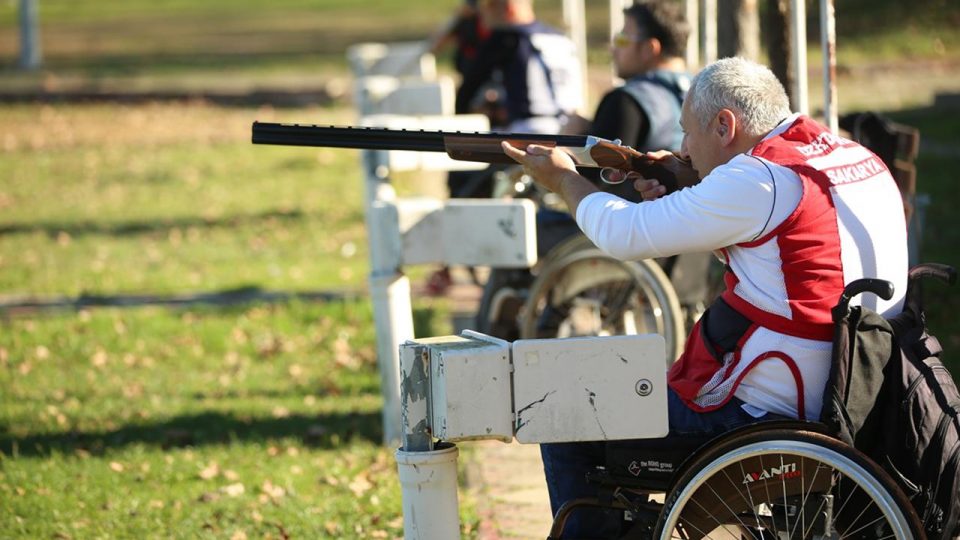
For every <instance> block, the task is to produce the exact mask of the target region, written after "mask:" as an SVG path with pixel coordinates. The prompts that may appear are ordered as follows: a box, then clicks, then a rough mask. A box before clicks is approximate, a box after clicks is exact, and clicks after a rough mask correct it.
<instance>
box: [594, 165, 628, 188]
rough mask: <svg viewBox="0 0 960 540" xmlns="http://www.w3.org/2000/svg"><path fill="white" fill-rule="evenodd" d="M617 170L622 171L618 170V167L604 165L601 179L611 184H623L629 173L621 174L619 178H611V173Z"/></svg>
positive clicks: (601, 170)
mask: <svg viewBox="0 0 960 540" xmlns="http://www.w3.org/2000/svg"><path fill="white" fill-rule="evenodd" d="M615 172H620V171H618V170H617V169H614V168H613V167H604V168H602V169H600V180H603V182H604V183H606V184H610V185H611V186H615V185H617V184H622V183H623V181H624V180H626V179H627V175H626V174H624V175H622V176H621V178H620V179H619V180H614V179H612V178H611V175H612V174H613V173H615Z"/></svg>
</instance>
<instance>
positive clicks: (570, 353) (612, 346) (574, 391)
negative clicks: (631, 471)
mask: <svg viewBox="0 0 960 540" xmlns="http://www.w3.org/2000/svg"><path fill="white" fill-rule="evenodd" d="M665 355H666V353H665V347H664V341H663V338H662V337H661V336H659V335H656V334H647V335H634V336H605V337H577V338H567V339H530V340H518V341H515V342H514V343H513V368H514V373H513V384H514V389H513V396H514V401H515V403H516V405H515V407H516V428H515V432H516V437H517V440H518V441H519V442H521V443H543V442H573V441H600V440H618V439H642V438H654V437H663V436H665V435H666V434H667V428H668V425H667V372H666V369H665V368H664V358H665Z"/></svg>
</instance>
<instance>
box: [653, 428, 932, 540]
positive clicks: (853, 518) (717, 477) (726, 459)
mask: <svg viewBox="0 0 960 540" xmlns="http://www.w3.org/2000/svg"><path fill="white" fill-rule="evenodd" d="M923 537H924V536H923V532H922V527H921V526H920V522H919V519H918V518H917V515H916V513H915V512H914V510H913V508H912V507H911V505H910V502H909V501H908V500H907V498H906V497H905V496H904V495H903V492H902V491H900V489H899V488H898V487H897V486H896V484H895V483H894V482H893V480H892V479H890V477H889V476H888V475H887V474H886V473H885V472H884V471H883V470H882V469H880V467H878V466H877V465H876V464H875V463H873V462H872V461H870V460H869V459H868V458H866V457H865V456H864V455H863V454H861V453H860V452H858V451H857V450H855V449H853V448H851V447H850V446H847V445H845V444H843V443H841V442H839V441H837V440H835V439H832V438H830V437H828V436H826V435H823V434H820V433H815V432H811V431H796V430H789V429H775V430H764V431H752V432H749V433H746V434H743V435H741V436H732V437H730V438H728V439H727V440H726V441H721V442H720V443H718V444H717V445H716V446H714V447H711V448H708V449H707V450H706V451H705V452H704V454H703V455H702V456H701V457H698V458H695V461H694V462H692V463H691V464H690V465H689V466H685V467H684V469H683V472H682V473H681V474H680V476H679V477H678V478H677V479H676V481H675V482H674V484H673V488H672V489H671V491H670V492H669V494H668V495H667V497H666V499H665V502H664V508H663V511H662V513H661V514H660V519H659V521H658V523H657V529H656V534H655V535H654V538H661V539H667V538H684V539H700V538H763V539H768V538H770V539H791V540H792V539H800V538H802V539H833V538H855V539H873V540H877V539H882V538H896V539H901V540H911V539H914V538H923Z"/></svg>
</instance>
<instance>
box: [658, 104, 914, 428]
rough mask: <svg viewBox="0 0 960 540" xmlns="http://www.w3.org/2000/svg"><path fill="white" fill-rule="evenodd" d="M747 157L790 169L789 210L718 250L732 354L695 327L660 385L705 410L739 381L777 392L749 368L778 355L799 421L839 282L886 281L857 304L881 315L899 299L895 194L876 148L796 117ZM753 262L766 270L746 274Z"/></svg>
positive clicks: (778, 383)
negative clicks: (793, 183) (737, 325)
mask: <svg viewBox="0 0 960 540" xmlns="http://www.w3.org/2000/svg"><path fill="white" fill-rule="evenodd" d="M748 155H750V156H753V157H754V158H758V159H759V160H762V163H763V164H764V165H765V166H766V167H767V168H768V170H769V171H770V174H771V175H775V176H776V175H777V174H779V175H784V174H786V175H791V174H793V175H796V176H797V177H799V179H800V182H801V183H802V188H803V195H802V196H801V198H800V202H799V204H798V205H797V207H796V209H795V210H794V211H793V212H792V213H791V214H790V215H789V217H787V218H786V219H785V220H783V221H782V222H781V223H779V224H777V225H775V226H774V227H773V228H772V229H770V230H768V232H766V233H765V234H763V235H762V236H761V237H759V238H757V239H756V240H753V241H750V242H744V243H739V244H735V245H732V246H728V247H726V248H724V249H722V250H720V251H721V255H722V258H724V259H725V262H726V263H727V266H728V269H729V271H728V272H727V274H726V276H725V280H726V286H727V288H726V291H725V292H724V293H723V294H722V295H721V297H722V299H723V301H724V302H726V303H727V304H728V305H729V306H730V307H732V308H733V309H734V310H735V311H736V312H738V313H739V314H741V315H743V316H744V317H746V318H747V319H749V321H750V322H751V323H752V326H751V327H750V328H748V329H747V330H746V332H744V333H743V335H742V336H741V337H740V340H739V342H738V344H737V347H736V348H735V350H733V351H717V350H715V349H714V350H711V348H712V345H711V343H710V342H709V341H708V340H707V339H705V337H704V335H703V332H702V331H701V328H700V327H699V324H698V326H697V327H695V328H694V329H693V331H692V332H691V334H690V336H689V337H688V340H687V344H686V347H685V350H684V353H683V355H682V356H681V357H680V358H679V359H678V360H677V362H676V363H674V364H673V366H672V367H671V369H670V371H669V383H670V386H671V387H672V388H673V389H674V390H675V391H676V392H677V393H678V394H679V396H680V397H681V398H682V399H683V400H684V401H685V402H686V403H687V404H688V405H689V406H690V407H691V408H693V409H694V410H698V411H710V410H714V409H717V408H719V407H721V406H722V405H724V404H725V403H726V402H727V401H729V400H730V398H731V397H732V396H733V395H734V394H735V393H737V391H738V387H740V385H741V382H742V381H744V379H747V380H748V381H749V385H747V386H749V387H751V388H753V389H759V390H758V391H759V392H761V393H762V392H763V391H764V390H763V387H764V386H769V392H768V394H771V395H776V394H777V393H778V392H780V393H782V391H783V388H784V384H785V381H784V380H769V381H767V380H764V379H763V378H762V377H761V375H759V374H762V373H764V372H766V373H768V374H769V373H773V372H772V371H770V370H769V369H766V368H765V369H761V370H756V371H753V370H754V368H756V367H758V366H759V365H760V364H761V363H764V362H768V361H777V362H782V363H783V364H784V365H785V366H786V369H781V370H780V371H779V373H781V374H789V375H784V376H780V377H781V378H783V377H788V378H792V379H793V380H792V381H786V382H788V383H789V384H791V385H795V386H796V393H795V394H794V393H793V391H792V390H793V388H790V390H791V391H790V392H789V393H790V394H792V397H791V399H792V400H795V402H796V408H795V409H794V408H793V405H792V404H791V406H790V407H789V409H790V410H791V411H795V412H796V416H799V417H801V418H802V417H804V416H810V414H805V412H807V413H810V412H811V411H813V412H812V414H813V415H818V414H819V410H820V403H819V402H820V401H821V400H822V391H823V388H822V385H823V381H824V380H825V378H826V371H827V370H828V367H829V343H824V342H829V341H830V340H831V338H832V332H833V327H832V322H831V313H830V309H831V308H832V307H833V306H834V305H836V303H837V301H838V299H839V297H840V293H841V292H842V291H843V287H844V285H846V284H847V283H850V282H851V281H854V280H856V279H859V278H862V277H878V278H882V279H887V280H890V281H892V282H893V284H894V288H895V291H896V294H895V296H894V298H893V299H892V300H890V301H887V302H884V301H882V300H879V299H875V298H870V299H867V298H863V299H862V302H863V303H864V304H865V305H869V307H871V308H872V309H874V310H875V311H877V312H879V313H883V314H888V315H889V314H893V313H896V312H898V311H899V309H900V307H901V305H902V299H903V294H904V293H905V292H906V274H907V248H906V224H905V221H904V214H903V205H902V199H901V196H900V192H899V190H898V188H897V186H896V183H895V182H894V180H893V177H892V176H891V175H890V173H889V171H888V170H887V168H886V167H885V166H884V164H883V162H882V161H881V160H880V159H879V158H878V157H877V156H876V155H874V154H873V153H871V152H870V151H869V150H867V149H866V148H864V147H863V146H861V145H859V144H857V143H855V142H852V141H849V140H847V139H844V138H841V137H838V136H836V135H834V134H832V133H831V132H829V131H828V130H826V129H825V128H824V127H823V126H821V125H819V124H817V123H816V122H814V121H813V120H811V119H810V118H808V117H805V116H799V117H797V119H796V120H795V121H794V122H793V123H792V124H791V125H790V126H789V127H787V128H786V130H784V131H782V132H781V133H779V134H777V135H774V136H770V137H768V138H766V139H764V140H763V141H761V142H760V143H759V144H758V145H757V146H755V147H754V148H753V149H752V150H751V151H750V152H749V153H748ZM783 168H785V169H788V170H789V171H784V170H783ZM790 171H792V173H791V172H790ZM759 261H762V264H763V265H764V266H766V270H765V271H764V272H754V273H752V274H751V266H752V265H754V266H755V265H757V264H758V262H759ZM770 268H773V269H774V270H773V271H772V272H771V271H769V270H770ZM855 300H856V299H855ZM855 303H859V302H857V301H855ZM745 353H746V354H745ZM805 372H806V373H807V374H808V375H809V374H814V375H816V376H808V377H806V378H807V379H812V380H811V381H808V384H807V385H806V387H805V385H804V378H805V377H804V376H803V374H804V373H805ZM821 374H822V375H823V376H822V377H821V376H820V375H821ZM774 378H777V377H774ZM811 383H814V384H811ZM811 386H818V387H814V388H811ZM805 396H806V398H807V403H805ZM742 399H743V397H742ZM744 401H746V402H747V403H751V400H750V399H748V398H747V399H744ZM812 401H816V402H815V403H810V402H812ZM761 405H763V404H762V403H761ZM769 409H770V407H765V410H769ZM772 412H779V413H783V412H784V411H783V410H782V409H781V410H778V411H772Z"/></svg>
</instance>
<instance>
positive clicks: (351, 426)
mask: <svg viewBox="0 0 960 540" xmlns="http://www.w3.org/2000/svg"><path fill="white" fill-rule="evenodd" d="M382 438H383V430H382V427H381V415H380V413H379V412H350V413H334V414H327V415H318V416H307V415H302V414H292V415H289V416H285V417H283V418H258V417H250V416H245V415H240V414H232V413H222V412H208V413H201V414H193V415H184V416H178V417H175V418H172V419H170V420H168V421H166V422H157V423H144V424H137V425H127V426H123V427H121V428H118V429H114V430H109V431H66V432H60V433H48V434H42V435H30V436H27V437H12V436H11V435H10V433H9V428H8V426H0V452H3V453H4V454H5V455H6V456H21V457H22V456H29V457H47V456H49V455H51V454H53V453H63V454H72V453H75V452H77V451H84V452H89V453H90V454H92V455H101V454H103V453H105V452H107V451H109V450H116V449H119V448H123V447H125V446H128V445H132V444H143V445H147V446H155V447H159V448H162V449H169V448H182V447H198V446H207V445H227V444H233V443H268V442H271V441H277V440H281V439H299V440H300V441H302V442H303V444H304V445H305V446H308V447H311V448H320V449H329V448H334V447H337V446H339V445H341V444H343V443H345V442H350V441H356V440H359V441H364V442H369V443H371V444H381V442H382Z"/></svg>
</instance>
